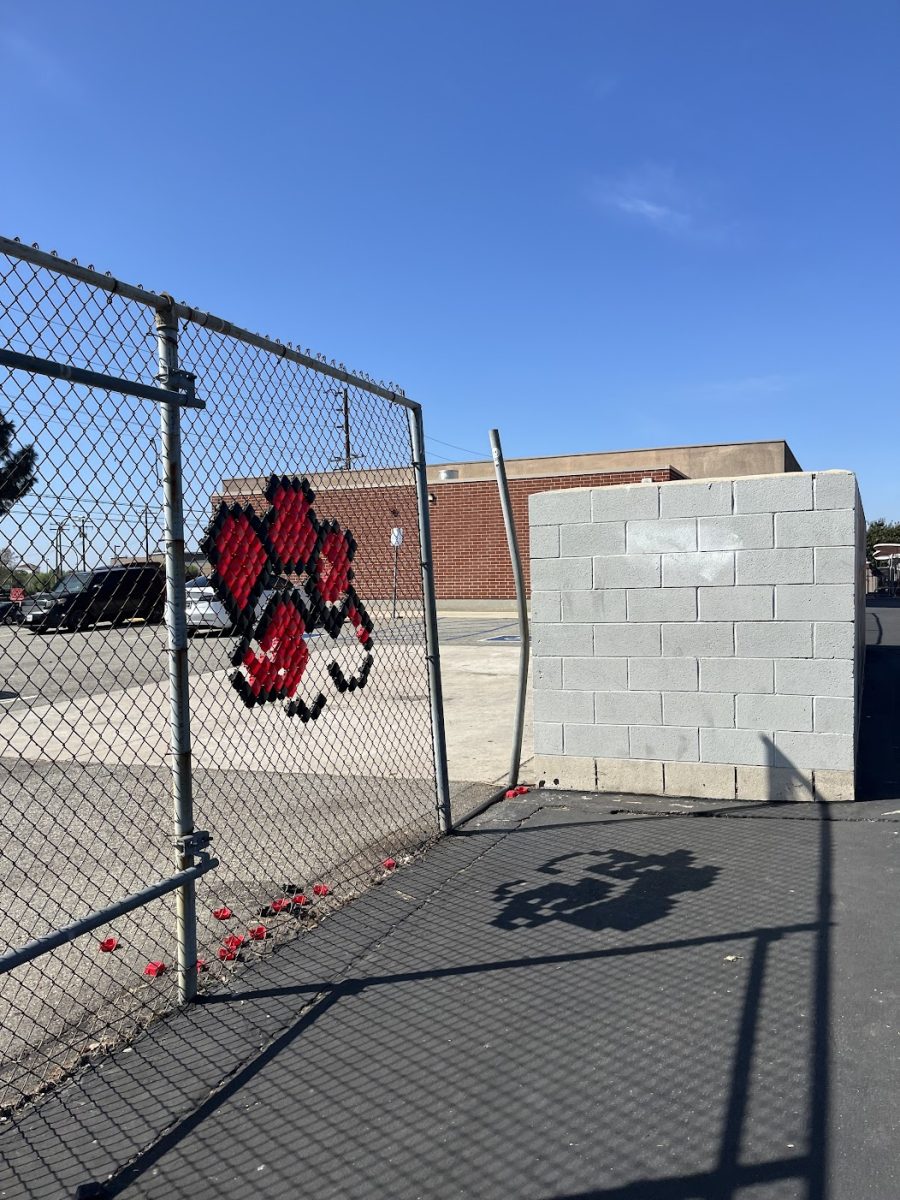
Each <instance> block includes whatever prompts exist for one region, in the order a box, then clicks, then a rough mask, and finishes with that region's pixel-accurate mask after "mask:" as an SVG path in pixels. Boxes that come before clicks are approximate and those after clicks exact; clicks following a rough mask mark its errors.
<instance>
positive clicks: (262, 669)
mask: <svg viewBox="0 0 900 1200" xmlns="http://www.w3.org/2000/svg"><path fill="white" fill-rule="evenodd" d="M266 499H267V500H268V502H269V508H268V509H267V510H266V513H265V515H264V516H263V517H259V516H258V515H257V514H256V512H255V511H254V510H253V508H252V507H251V506H250V505H249V504H248V505H244V506H241V505H240V504H226V503H224V502H223V503H221V504H220V505H219V507H218V510H217V511H216V514H215V516H214V517H213V519H212V521H211V523H210V526H209V529H208V530H207V532H206V535H205V537H204V538H203V541H202V542H201V547H202V549H203V552H204V553H205V554H206V556H207V558H208V559H209V561H210V563H211V564H212V568H213V571H212V577H211V582H212V585H213V587H214V588H215V590H216V593H217V594H218V596H219V598H220V600H221V601H222V603H223V605H224V606H225V608H226V610H227V611H228V614H229V616H230V617H231V621H232V625H233V628H234V631H235V632H236V633H237V635H238V639H239V640H238V644H237V646H236V648H235V651H234V654H233V655H232V660H231V661H232V663H233V665H234V667H235V668H236V670H235V671H234V672H233V674H232V676H231V682H232V686H233V687H234V688H235V689H236V690H237V691H238V693H239V694H240V696H241V697H242V699H243V701H244V703H245V704H247V705H248V706H252V705H254V704H265V703H267V702H272V701H275V700H282V701H284V702H285V704H284V707H285V711H286V712H287V713H288V715H290V716H299V717H300V719H301V721H304V722H306V721H310V720H315V719H316V717H318V715H319V714H320V713H321V711H322V709H323V708H324V707H325V704H326V698H325V695H324V693H323V692H319V693H318V694H317V695H316V696H315V697H314V698H312V699H311V700H310V702H309V703H307V702H306V701H305V700H303V699H301V698H300V697H299V696H298V694H297V693H298V691H299V689H300V685H301V682H302V680H303V677H304V674H305V672H306V670H307V667H308V665H309V657H310V653H309V646H308V645H307V639H308V637H309V636H310V635H311V634H314V633H324V634H327V635H328V636H329V637H330V638H331V639H332V641H333V642H334V641H336V640H337V638H338V635H339V634H340V632H341V629H342V628H343V626H344V623H345V621H349V623H350V624H351V626H352V627H353V630H354V632H355V635H356V638H357V640H358V641H359V643H360V645H361V646H362V647H363V650H364V652H365V653H364V655H363V657H362V660H361V662H360V664H359V667H358V669H357V670H356V671H355V672H354V673H352V674H350V675H349V677H348V676H347V675H346V674H345V672H344V670H343V669H342V667H341V665H340V664H339V663H338V662H337V661H336V660H335V661H332V662H331V663H330V664H329V666H328V674H329V676H330V678H331V682H332V685H333V686H334V688H335V689H336V690H337V691H338V692H353V691H356V690H357V689H358V688H364V687H365V686H366V681H367V680H368V678H369V672H370V671H371V669H372V663H373V661H374V660H373V656H372V645H373V638H372V630H373V624H372V620H371V618H370V617H369V614H368V613H367V612H366V609H365V607H364V605H363V603H362V601H361V600H360V598H359V596H358V595H357V594H356V589H355V587H354V585H353V578H354V573H353V559H354V557H355V555H356V542H355V540H354V538H353V534H352V533H351V532H350V530H349V529H342V528H341V527H340V525H339V524H338V522H337V521H334V520H327V521H321V520H319V518H318V517H317V516H316V513H315V510H314V509H313V502H314V500H315V493H314V492H313V490H312V488H311V487H310V486H309V482H308V480H306V479H298V478H297V477H296V476H295V477H293V478H290V479H289V478H288V477H287V476H284V475H282V476H277V475H272V476H271V477H270V478H269V483H268V486H267V488H266ZM292 579H296V580H298V582H297V583H294V582H292Z"/></svg>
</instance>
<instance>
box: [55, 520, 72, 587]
mask: <svg viewBox="0 0 900 1200" xmlns="http://www.w3.org/2000/svg"><path fill="white" fill-rule="evenodd" d="M67 524H68V521H66V520H63V521H59V522H58V523H57V526H56V534H55V536H54V539H53V546H54V550H55V551H56V576H57V579H62V577H63V568H64V566H65V562H64V559H63V530H64V529H65V527H66V525H67Z"/></svg>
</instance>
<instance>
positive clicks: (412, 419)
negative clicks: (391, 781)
mask: <svg viewBox="0 0 900 1200" xmlns="http://www.w3.org/2000/svg"><path fill="white" fill-rule="evenodd" d="M407 415H408V417H409V432H410V437H411V439H412V451H413V470H414V471H415V476H416V505H417V508H418V512H419V548H420V557H421V563H422V597H423V599H424V602H425V653H426V656H427V658H428V691H429V695H430V698H431V736H432V741H433V743H434V769H435V777H436V780H437V798H438V821H439V824H440V829H441V833H450V832H451V830H452V829H453V817H452V815H451V812H450V781H449V778H448V773H447V738H446V734H445V732H444V693H443V688H442V686H441V651H440V646H439V643H438V628H437V602H436V599H435V592H434V565H433V563H432V558H431V514H430V513H429V511H428V470H427V466H426V463H425V430H424V427H423V424H422V409H421V408H420V407H419V406H418V405H417V406H416V407H415V408H410V409H409V410H408V413H407Z"/></svg>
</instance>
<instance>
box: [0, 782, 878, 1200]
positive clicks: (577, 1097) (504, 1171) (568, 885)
mask: <svg viewBox="0 0 900 1200" xmlns="http://www.w3.org/2000/svg"><path fill="white" fill-rule="evenodd" d="M898 865H900V823H898V819H897V816H896V815H894V816H890V815H888V816H886V815H885V814H884V806H883V805H878V804H856V805H830V806H824V805H817V806H812V805H810V806H803V807H800V806H766V805H755V806H754V805H746V806H745V805H739V804H731V805H715V804H712V803H709V802H707V803H703V802H690V803H686V804H685V805H682V806H681V807H680V808H679V809H677V810H674V811H673V810H672V808H671V807H670V802H666V801H660V800H645V801H644V802H643V803H642V802H640V801H635V800H634V799H633V798H629V799H626V798H618V797H610V796H605V797H596V796H586V795H581V794H572V793H569V794H564V793H556V792H554V793H552V794H550V793H537V794H532V795H529V796H527V797H525V798H523V799H522V800H520V801H517V802H506V803H503V804H501V805H498V806H495V807H494V808H493V809H491V810H490V811H489V812H488V813H486V814H484V815H483V816H482V817H481V818H479V819H478V820H477V821H475V822H473V823H472V824H471V825H469V826H468V827H466V829H465V831H464V832H463V833H461V834H458V835H455V836H454V837H452V838H450V839H447V840H445V841H443V842H441V843H440V844H439V845H437V846H436V847H435V848H434V849H432V850H431V851H430V852H429V853H428V854H426V855H425V856H424V857H423V858H421V859H419V860H418V861H416V862H414V863H412V864H410V865H409V866H407V867H404V868H402V869H400V870H398V871H397V872H396V873H395V874H393V875H392V876H391V877H390V878H388V879H387V880H386V881H385V882H383V883H382V885H381V886H380V887H378V888H375V889H373V890H371V891H370V892H369V893H367V894H366V895H365V896H363V897H361V898H360V899H359V900H358V901H356V902H355V903H354V904H351V905H349V906H347V907H346V908H344V909H342V910H341V911H340V912H337V913H335V914H334V915H333V916H332V917H331V918H329V919H328V920H327V921H325V922H323V923H322V924H321V925H320V926H319V927H318V928H317V929H315V930H314V931H312V932H311V933H310V934H308V935H307V936H306V937H303V938H300V939H298V940H295V941H293V942H292V943H290V944H289V945H286V946H283V947H281V948H279V950H278V952H277V953H276V954H274V955H271V956H269V957H268V958H266V959H265V960H262V961H261V962H259V963H258V964H256V965H255V966H254V967H252V968H251V967H244V968H241V969H239V970H238V972H236V974H235V975H234V976H233V977H232V978H231V980H230V981H229V982H228V984H227V985H222V986H220V987H219V988H217V989H216V990H214V992H213V993H212V994H210V995H209V996H208V997H207V998H206V999H205V1000H204V1002H203V1003H202V1004H201V1005H199V1006H195V1007H193V1008H192V1009H189V1010H187V1011H182V1012H180V1013H177V1014H174V1015H173V1016H171V1017H169V1018H167V1019H165V1020H162V1021H160V1022H158V1023H157V1024H155V1025H154V1026H152V1027H151V1028H150V1030H148V1032H147V1033H146V1034H145V1035H144V1036H143V1037H142V1038H141V1039H139V1040H138V1041H137V1042H136V1044H135V1045H134V1047H133V1048H131V1049H129V1050H128V1051H127V1052H120V1053H118V1054H115V1055H113V1056H111V1057H109V1058H107V1059H106V1060H104V1061H102V1062H100V1063H99V1064H98V1065H97V1066H96V1067H94V1068H92V1069H88V1070H86V1071H84V1072H83V1073H82V1074H81V1075H80V1076H79V1077H78V1078H76V1079H75V1080H74V1081H73V1082H72V1083H71V1084H70V1085H69V1086H67V1087H65V1088H63V1089H61V1090H60V1091H59V1092H58V1093H57V1094H56V1095H54V1096H52V1097H49V1098H48V1099H47V1100H46V1101H45V1102H44V1103H43V1104H40V1105H38V1106H35V1107H34V1108H33V1109H31V1110H30V1111H27V1112H24V1113H23V1114H21V1115H20V1116H19V1117H18V1118H17V1120H16V1121H15V1122H13V1123H11V1125H10V1126H9V1127H8V1128H7V1129H6V1130H5V1131H4V1132H3V1133H2V1134H0V1150H2V1153H3V1155H4V1159H5V1171H4V1174H3V1175H2V1176H0V1180H2V1182H0V1196H3V1197H4V1198H6V1197H13V1196H16V1197H22V1196H27V1197H32V1198H34V1200H38V1198H43V1197H47V1198H50V1197H53V1198H54V1200H56V1198H58V1197H64V1196H73V1195H74V1194H75V1189H76V1187H77V1186H79V1185H81V1186H84V1187H85V1191H84V1192H82V1195H84V1196H108V1197H112V1196H122V1197H132V1196H133V1197H142V1198H146V1200H150V1198H156V1197H160V1198H165V1200H181V1198H184V1200H188V1198H190V1200H206V1198H207V1197H209V1198H210V1200H213V1198H215V1200H221V1198H225V1197H234V1198H236V1200H237V1198H240V1200H245V1198H246V1197H249V1196H252V1197H254V1198H259V1200H281V1198H282V1197H284V1198H287V1197H293V1196H296V1195H297V1194H298V1191H302V1192H303V1194H310V1195H313V1196H316V1197H317V1198H318V1200H346V1198H347V1197H356V1196H365V1197H373V1198H377V1197H385V1198H387V1197H390V1198H391V1200H406V1198H410V1200H412V1198H414V1197H424V1198H428V1200H444V1198H447V1200H449V1198H451V1197H475V1198H482V1197H484V1198H490V1200H493V1198H497V1200H500V1198H504V1200H505V1198H507V1197H517V1198H521V1200H551V1198H552V1200H576V1198H577V1200H587V1198H588V1197H591V1198H593V1200H691V1198H695V1197H705V1198H707V1200H722V1198H724V1197H740V1198H741V1200H794V1198H796V1200H800V1198H801V1197H803V1198H804V1200H810V1198H811V1200H895V1197H896V1196H897V1195H898V1194H900V1167H898V1157H897V1153H896V1147H897V1142H898V1135H900V1108H898V1105H897V1097H898V1094H900V1056H898V1054H897V1038H898V1031H900V990H898V988H897V982H896V959H897V950H898V935H897V932H896V928H895V922H894V921H893V919H892V914H893V912H894V911H896V908H897V905H898V902H900V892H898V889H900V871H898ZM89 1184H95V1185H102V1187H101V1186H96V1187H95V1188H94V1189H93V1190H88V1188H87V1185H89Z"/></svg>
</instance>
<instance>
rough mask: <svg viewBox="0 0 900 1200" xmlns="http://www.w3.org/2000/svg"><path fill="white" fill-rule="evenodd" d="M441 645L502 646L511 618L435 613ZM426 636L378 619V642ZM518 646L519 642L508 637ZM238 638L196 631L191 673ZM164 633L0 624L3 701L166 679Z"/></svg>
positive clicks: (223, 659) (212, 662)
mask: <svg viewBox="0 0 900 1200" xmlns="http://www.w3.org/2000/svg"><path fill="white" fill-rule="evenodd" d="M438 626H439V633H440V639H441V645H442V646H446V647H448V648H449V647H452V646H473V645H481V644H485V645H495V644H496V645H500V644H502V643H499V642H494V641H493V639H495V638H509V637H513V638H515V637H516V630H517V624H516V622H515V621H514V620H511V619H510V618H508V617H503V616H500V617H497V616H494V615H492V614H490V613H486V614H484V615H480V614H479V615H471V616H469V615H466V616H456V615H453V614H449V615H446V616H441V617H439V618H438ZM421 636H422V633H421V622H420V619H417V618H415V617H404V616H402V615H401V616H400V618H399V619H398V620H397V621H396V622H391V621H390V619H389V618H388V619H387V620H383V619H382V620H380V621H379V624H378V638H379V641H384V642H388V643H398V642H402V643H407V644H414V643H416V642H417V641H418V640H419V639H420V638H421ZM511 644H515V643H511ZM233 645H234V639H233V638H230V637H227V636H226V637H223V636H221V635H220V634H217V633H207V632H198V633H196V634H194V635H193V636H192V638H191V643H190V650H189V656H188V657H189V663H190V668H191V671H192V672H194V673H196V674H203V673H204V672H208V671H218V670H224V669H227V668H228V666H229V661H228V659H229V655H230V653H231V649H232V647H233ZM167 670H168V667H167V662H166V634H165V627H164V626H162V625H146V624H145V623H144V622H143V621H135V622H133V623H131V624H128V625H125V626H117V627H108V626H107V627H103V626H101V627H100V628H97V629H91V630H88V631H85V632H83V633H82V632H77V633H62V632H50V633H32V632H31V631H29V630H27V629H25V628H23V627H22V626H18V625H3V626H0V704H2V706H3V708H2V711H4V712H15V711H18V710H20V709H21V708H23V707H28V706H29V705H31V704H33V703H36V702H41V703H47V702H49V703H55V702H56V701H57V700H60V699H62V698H73V697H75V696H79V695H92V694H94V693H96V692H110V691H115V690H117V689H121V688H130V687H136V686H141V685H142V684H146V683H158V682H162V681H163V680H165V679H166V677H167Z"/></svg>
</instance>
